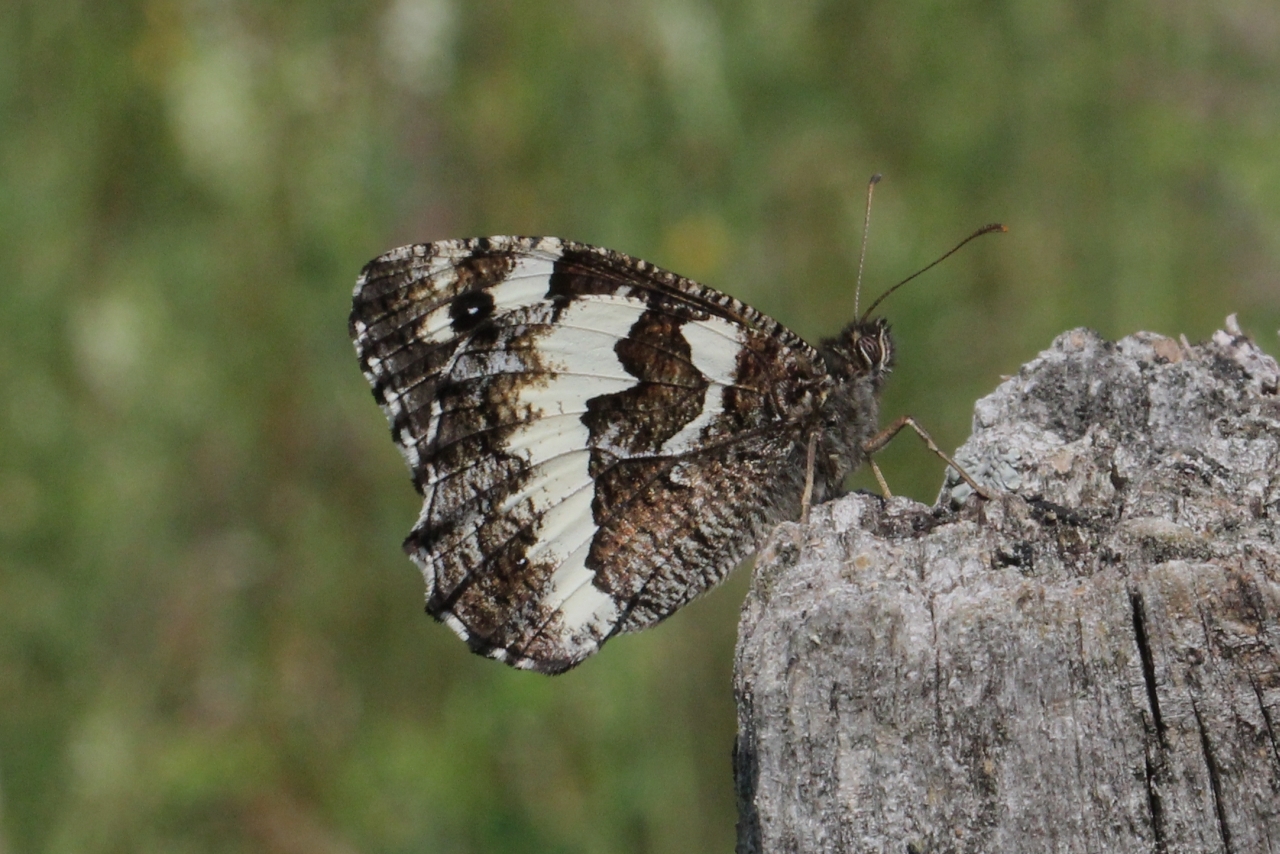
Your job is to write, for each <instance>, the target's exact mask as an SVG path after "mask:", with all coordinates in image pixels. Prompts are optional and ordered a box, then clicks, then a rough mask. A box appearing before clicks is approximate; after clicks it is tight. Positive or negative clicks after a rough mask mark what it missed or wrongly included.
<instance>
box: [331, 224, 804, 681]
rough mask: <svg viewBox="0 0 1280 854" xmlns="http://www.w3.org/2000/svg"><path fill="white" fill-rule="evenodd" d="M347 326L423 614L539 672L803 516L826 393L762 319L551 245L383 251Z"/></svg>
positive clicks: (799, 344) (606, 256)
mask: <svg viewBox="0 0 1280 854" xmlns="http://www.w3.org/2000/svg"><path fill="white" fill-rule="evenodd" d="M351 333H352V337H353V338H354V339H355V342H356V348H357V351H358V353H359V356H360V360H361V365H362V368H363V369H364V372H365V375H366V377H367V378H368V380H369V382H370V383H371V384H372V385H373V388H374V394H375V397H376V398H377V399H378V402H379V404H380V405H381V406H382V408H383V409H384V411H385V412H386V414H387V417H388V420H389V421H390V424H391V428H392V434H393V436H394V438H395V439H396V441H397V444H398V445H399V447H400V449H401V451H402V453H403V454H404V456H405V458H406V461H407V462H408V464H409V467H410V470H411V472H412V474H413V478H414V483H415V485H416V486H417V488H418V489H419V491H420V492H421V493H422V495H423V507H422V512H421V515H420V516H419V519H418V522H417V524H416V525H415V526H414V528H413V531H412V532H411V533H410V535H409V537H408V539H407V540H406V541H405V550H406V551H407V552H408V553H409V555H410V556H411V557H412V558H413V559H414V561H415V562H417V563H418V564H419V566H420V567H421V569H422V571H423V575H424V577H425V579H426V584H427V608H428V611H430V612H431V613H432V614H433V615H435V616H436V617H438V618H440V619H441V620H443V621H444V622H446V623H447V624H448V625H449V626H450V627H451V628H453V629H454V631H456V632H457V633H458V634H459V635H461V636H462V637H463V638H464V639H465V640H466V641H467V642H468V643H469V644H470V645H471V647H472V648H473V649H475V650H476V651H478V652H483V653H484V654H487V655H490V656H492V657H494V658H498V659H500V660H503V661H507V662H508V663H511V664H514V665H516V666H520V667H526V668H531V669H537V670H543V671H547V672H557V671H560V670H564V669H567V668H568V667H571V666H573V665H574V664H576V663H578V662H579V661H581V660H582V659H583V658H585V657H586V656H588V655H590V654H591V653H592V652H594V651H595V650H596V649H597V648H599V646H600V644H601V643H603V642H604V641H605V640H606V639H607V638H608V637H610V636H612V635H613V634H615V633H617V632H619V631H630V630H633V629H636V628H642V627H643V626H645V625H649V624H651V623H653V622H656V621H658V620H660V619H662V618H663V617H665V616H667V615H668V614H670V613H671V612H672V611H673V610H674V609H675V608H677V607H679V606H680V605H681V604H684V602H686V601H688V600H689V599H691V598H693V597H694V596H696V595H697V594H698V593H700V592H702V591H703V590H705V589H707V588H708V587H710V586H712V585H713V584H714V583H715V582H717V581H719V580H720V579H721V578H722V577H723V576H724V575H725V574H726V573H727V572H728V571H729V570H730V569H731V568H732V567H733V566H734V565H735V564H736V563H737V562H738V561H740V560H741V559H742V558H743V557H745V555H746V554H749V553H750V551H751V550H753V549H754V547H755V545H756V542H757V537H758V535H759V534H760V532H761V531H762V529H763V526H764V525H766V524H768V523H769V522H772V521H776V520H777V519H780V518H783V517H785V516H786V515H788V514H790V513H793V512H794V509H795V507H798V503H799V494H800V489H801V488H802V484H801V483H800V481H802V479H803V460H802V457H803V450H802V449H801V446H802V445H803V435H805V434H806V431H808V430H809V429H811V428H812V426H813V419H814V417H815V413H817V411H818V408H819V406H820V404H821V401H822V399H823V397H824V396H825V395H826V394H827V392H828V384H829V379H828V378H827V376H826V374H825V371H824V369H823V366H822V361H821V359H820V358H819V357H818V356H817V354H816V353H815V352H814V351H813V349H812V348H810V347H809V345H807V344H806V343H804V342H803V341H802V340H801V339H799V338H797V337H796V336H794V335H793V334H791V333H790V332H788V331H787V330H786V329H785V328H783V327H781V326H780V325H779V324H777V323H776V322H775V321H773V320H772V319H770V318H768V317H766V316H765V315H762V314H760V313H759V312H756V311H755V310H754V309H751V308H750V307H748V306H746V305H744V304H742V303H740V302H738V301H737V300H734V299H733V298H731V297H728V296H726V295H724V294H722V293H719V292H717V291H714V290H711V289H710V288H705V287H703V286H701V285H698V284H696V283H694V282H691V281H689V280H687V279H682V278H680V277H678V276H674V275H672V274H670V273H667V272H665V271H662V270H660V269H658V268H655V267H653V266H652V265H649V264H647V263H645V262H643V261H638V260H636V259H632V258H629V257H627V256H625V255H621V254H619V253H614V252H610V251H608V250H603V249H597V248H594V247H589V246H583V245H581V244H573V243H567V242H563V241H560V240H556V239H554V238H541V239H538V238H512V237H497V238H487V239H478V240H461V241H445V242H441V243H434V244H423V245H417V246H408V247H403V248H401V249H397V250H393V251H392V252H389V253H387V254H385V255H383V256H382V257H380V258H378V259H376V260H374V261H373V262H371V263H370V264H369V265H368V266H367V267H366V268H365V271H364V273H363V274H362V275H361V277H360V280H359V282H358V283H357V286H356V293H355V298H354V303H353V309H352V315H351ZM797 449H801V450H799V451H798V450H797ZM797 453H800V455H801V463H800V465H799V466H798V467H797V464H796V455H797ZM797 471H798V472H799V477H798V478H797V475H796V472H797ZM793 505H794V506H793Z"/></svg>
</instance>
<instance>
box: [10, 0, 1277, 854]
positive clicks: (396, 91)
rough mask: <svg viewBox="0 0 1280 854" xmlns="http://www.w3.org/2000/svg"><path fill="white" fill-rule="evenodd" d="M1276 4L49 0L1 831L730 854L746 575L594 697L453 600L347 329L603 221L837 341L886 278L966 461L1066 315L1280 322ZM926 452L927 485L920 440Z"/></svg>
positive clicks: (40, 56) (15, 284)
mask: <svg viewBox="0 0 1280 854" xmlns="http://www.w3.org/2000/svg"><path fill="white" fill-rule="evenodd" d="M1277 84H1280V7H1277V6H1276V4H1275V3H1274V2H1271V0H1236V2H1233V3H1223V4H1216V3H1168V2H1160V0H1108V2H1096V0H1087V1H1086V2H1080V1H1079V0H1072V2H1065V0H1050V2H1029V1H1028V0H987V2H977V3H965V4H957V3H945V2H936V0H871V2H847V0H654V2H642V0H570V1H569V2H561V3H552V2H546V0H520V2H517V0H506V2H502V0H388V2H377V3H371V2H365V0H314V2H310V1H309V0H294V2H274V3H248V2H233V0H120V2H110V3H103V2H91V0H82V2H72V0H40V2H34V0H11V2H10V3H9V4H8V5H7V6H6V8H5V9H4V11H3V14H0V158H2V165H0V276H2V281H3V284H2V285H0V389H2V390H3V394H2V395H0V852H134V851H143V852H146V851H157V852H158V851H183V852H204V851H208V852H215V851H216V852H240V851H244V852H248V851H271V852H321V853H322V854H323V852H352V851H362V852H409V851H431V852H472V851H474V852H501V851H511V852H543V851H546V852H551V851H584V852H646V851H654V852H686V851H687V852H695V851H696V852H704V851H728V850H729V849H730V848H731V847H732V844H733V822H734V806H733V789H732V781H731V776H730V764H729V756H730V749H731V745H732V740H733V706H732V697H731V693H730V676H731V666H732V661H731V659H732V647H733V633H734V621H735V615H736V609H737V603H738V601H739V600H740V597H741V594H742V591H743V588H744V585H745V581H746V578H745V574H744V573H739V575H738V577H736V578H735V579H734V580H733V581H731V582H730V583H729V585H728V586H727V588H726V589H724V590H721V591H719V592H717V593H716V594H714V595H712V596H710V597H708V598H707V599H706V600H704V601H701V602H699V603H696V604H695V605H693V606H691V607H690V608H689V609H688V610H687V611H686V612H684V613H682V614H681V615H679V616H677V617H676V618H674V619H673V620H671V621H670V622H668V623H667V624H665V625H664V626H662V627H660V628H659V629H657V630H655V631H652V632H649V633H645V634H642V635H639V636H636V637H632V638H627V639H621V640H618V641H615V642H614V643H612V644H610V645H609V647H608V648H607V649H606V650H605V651H604V652H603V653H602V654H601V655H600V656H599V657H598V658H597V659H595V660H593V661H590V662H588V663H587V664H586V665H584V666H583V667H581V668H579V669H578V670H576V671H574V672H572V673H570V674H567V675H565V676H562V677H557V678H555V679H548V678H545V677H541V676H537V675H531V674H527V673H516V672H512V671H510V670H508V669H507V668H505V667H503V666H501V665H498V664H495V663H493V662H489V661H485V660H483V659H480V658H478V657H475V656H472V655H470V654H469V653H467V652H466V651H465V649H464V648H463V645H462V644H461V643H459V642H458V641H457V640H456V639H455V638H454V637H453V636H452V635H451V634H450V633H449V632H448V631H447V630H445V629H444V628H443V627H441V626H438V625H435V624H433V623H432V622H431V621H430V620H428V619H427V618H426V617H425V616H423V614H422V613H421V611H422V608H421V597H422V588H421V582H420V579H418V577H417V575H416V572H415V570H414V569H413V567H412V565H411V564H410V563H409V562H408V560H406V559H405V557H404V556H403V555H402V554H401V553H400V550H399V542H400V540H401V538H402V537H403V535H404V533H405V532H406V531H407V530H408V528H409V526H410V525H411V523H412V520H413V519H414V518H415V517H416V507H415V496H414V494H413V492H412V489H411V488H410V486H409V483H408V479H407V477H406V474H405V472H404V471H403V468H402V464H401V461H400V459H399V456H398V455H397V453H396V451H395V449H394V448H393V446H392V444H391V442H390V441H388V439H387V435H386V432H387V431H386V426H385V422H384V421H383V418H382V415H381V414H380V413H379V412H378V410H377V408H376V407H375V406H374V404H373V402H372V400H371V399H370V396H369V393H368V390H367V388H366V387H365V383H364V380H363V379H362V378H361V377H360V375H359V372H358V371H357V369H356V365H355V360H354V357H353V354H352V352H351V347H350V345H349V342H348V341H347V335H346V312H347V307H348V300H349V295H350V290H351V286H352V284H353V282H354V280H355V276H356V274H357V272H358V271H359V269H360V267H361V265H362V264H363V263H364V262H365V261H366V260H367V259H369V258H370V257H372V256H374V255H376V254H378V253H380V252H382V251H384V250H386V249H388V248H390V247H392V246H396V245H399V244H401V243H407V242H415V241H423V240H435V239H440V238H444V237H458V236H470V235H478V234H486V233H533V234H557V235H561V236H565V237H570V238H573V239H576V240H582V241H587V242H592V243H598V244H603V245H607V246H611V247H614V248H616V249H620V250H622V251H625V252H629V253H631V254H634V255H638V256H641V257H645V258H647V259H649V260H652V261H654V262H656V263H659V264H662V265H664V266H666V267H669V268H671V269H674V270H677V271H679V272H682V273H685V274H687V275H690V276H693V277H695V278H699V279H701V280H703V281H705V282H707V283H708V284H711V285H714V286H717V287H720V288H722V289H724V290H727V291H729V292H731V293H733V294H735V295H736V296H739V297H741V298H743V299H745V300H747V301H748V302H751V303H752V304H754V305H756V306H758V307H759V308H761V309H762V310H764V311H767V312H769V313H771V314H773V315H774V316H776V317H778V318H779V319H780V320H782V321H783V322H784V323H787V324H788V325H789V326H791V327H792V328H794V329H796V330H797V331H798V332H800V333H801V334H804V335H806V336H809V337H815V336H819V335H821V334H825V333H831V332H833V331H835V330H836V329H837V328H838V327H839V326H840V325H842V323H843V322H844V321H845V320H847V319H849V317H850V316H851V314H852V290H851V284H852V280H853V276H854V270H855V269H856V263H857V261H856V259H857V249H858V240H857V234H858V231H859V229H860V219H861V208H862V203H863V193H864V185H865V181H866V178H867V176H868V175H869V174H870V173H871V172H872V171H882V172H884V173H885V175H886V178H887V181H886V182H885V183H884V184H882V185H881V187H880V189H879V191H878V194H877V203H876V210H875V213H874V217H873V224H872V229H871V243H870V254H869V260H868V272H867V281H868V291H869V292H870V294H871V295H874V293H875V292H877V291H878V290H880V289H881V288H883V287H884V286H886V285H888V284H890V283H892V282H893V281H895V280H896V279H897V278H899V277H901V276H903V275H905V274H906V273H909V272H911V271H912V270H913V269H915V268H916V267H918V266H920V265H922V264H923V263H925V262H927V261H929V260H931V259H932V258H933V257H934V256H935V255H936V254H938V253H939V252H941V251H942V250H943V249H945V248H947V247H948V246H949V245H950V244H951V243H952V242H954V241H955V240H956V239H958V238H959V237H961V236H963V235H964V234H965V233H967V232H968V231H970V230H972V229H973V228H976V227H977V226H979V225H982V224H984V223H986V222H988V221H990V220H995V219H999V220H1003V221H1004V222H1006V223H1008V224H1009V225H1010V226H1011V232H1010V234H1009V235H1007V236H1005V237H1001V238H987V239H986V240H985V241H983V242H980V243H979V244H977V245H975V246H973V247H972V248H970V249H967V250H966V251H965V253H963V254H962V255H960V256H958V257H956V258H955V259H953V260H951V261H949V262H948V263H947V264H946V265H945V266H944V267H942V268H941V269H939V270H935V271H933V272H931V273H930V274H929V276H928V277H927V278H926V279H924V280H922V281H920V282H919V283H913V285H912V286H911V287H909V288H906V289H904V290H903V291H902V292H900V293H899V294H896V295H895V296H894V298H893V299H892V300H891V301H890V302H889V303H888V304H887V305H886V306H885V311H886V313H887V314H888V316H889V317H890V318H891V319H892V320H893V321H894V324H895V329H896V331H897V338H898V343H899V352H900V362H899V368H898V371H897V372H896V373H895V374H894V376H893V378H892V381H891V384H890V388H889V390H888V392H887V398H886V401H885V412H886V414H887V415H896V414H899V413H903V412H910V413H912V414H915V415H916V416H917V417H919V418H920V419H922V420H923V421H924V423H926V424H927V425H929V426H930V427H931V428H933V430H934V431H935V434H936V435H937V436H938V438H939V439H940V441H941V442H942V444H943V445H944V446H947V447H954V446H955V445H956V444H958V443H959V442H960V441H961V440H962V439H963V437H964V435H965V433H966V432H967V425H968V417H969V416H968V413H969V412H970V410H971V408H972V404H973V401H974V399H975V398H976V397H978V396H980V395H981V394H983V393H985V392H986V391H988V390H990V389H991V388H992V387H993V386H994V385H995V384H996V383H997V382H998V381H999V376H1000V374H1002V373H1012V372H1014V371H1016V370H1017V368H1018V365H1019V364H1020V363H1021V362H1023V361H1025V360H1026V359H1028V358H1029V357H1030V356H1032V355H1033V354H1034V353H1035V352H1036V351H1037V350H1038V349H1040V348H1043V347H1045V346H1047V345H1048V343H1049V342H1050V340H1051V339H1052V338H1053V336H1054V335H1055V334H1057V333H1058V332H1060V331H1063V330H1065V329H1068V328H1071V327H1075V326H1079V325H1090V326H1093V327H1095V328H1098V329H1100V330H1101V331H1102V332H1103V333H1105V334H1107V335H1110V336H1120V335H1124V334H1127V333H1130V332H1133V331H1135V330H1138V329H1151V330H1155V331H1159V332H1164V333H1167V334H1173V335H1176V334H1178V333H1180V332H1185V333H1187V335H1188V336H1189V337H1191V338H1193V339H1195V338H1202V337H1205V336H1207V335H1208V334H1209V333H1210V332H1211V331H1212V330H1213V329H1215V328H1216V327H1217V326H1218V325H1220V324H1221V321H1222V318H1223V316H1224V315H1225V314H1226V313H1227V312H1229V311H1239V312H1240V313H1241V320H1242V323H1243V325H1244V326H1245V328H1246V329H1249V330H1252V331H1253V332H1254V333H1255V334H1257V335H1258V336H1259V337H1260V338H1261V339H1262V341H1263V343H1264V345H1266V346H1268V347H1270V346H1271V344H1272V343H1273V339H1272V338H1271V335H1272V330H1274V329H1275V327H1276V325H1277V323H1280V288H1278V287H1277V280H1278V279H1280V85H1277ZM882 465H883V467H884V469H885V471H886V472H887V474H888V477H889V478H890V482H891V483H894V484H896V485H897V487H898V488H899V489H901V490H902V491H904V492H906V493H907V494H910V495H914V496H916V497H919V498H922V499H925V500H928V499H929V498H930V497H931V494H932V493H933V491H934V490H935V489H936V487H937V484H938V482H939V480H940V475H941V470H940V466H939V465H938V463H937V462H936V460H934V459H933V458H931V457H930V456H929V455H928V454H926V453H924V452H923V451H921V450H920V449H919V447H918V445H917V444H916V443H914V441H913V440H911V439H902V440H899V442H897V443H895V445H894V446H893V447H892V448H891V449H890V451H889V452H887V453H886V455H885V457H884V459H883V461H882Z"/></svg>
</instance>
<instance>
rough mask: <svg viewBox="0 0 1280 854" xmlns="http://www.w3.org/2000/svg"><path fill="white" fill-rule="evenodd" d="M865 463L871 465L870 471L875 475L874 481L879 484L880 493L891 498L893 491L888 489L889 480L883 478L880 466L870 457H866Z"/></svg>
mask: <svg viewBox="0 0 1280 854" xmlns="http://www.w3.org/2000/svg"><path fill="white" fill-rule="evenodd" d="M867 464H868V465H870V466H871V473H872V474H874V475H875V476H876V483H878V484H880V494H881V495H883V496H884V497H885V498H892V497H893V493H892V492H891V491H890V490H889V481H887V480H885V479H884V474H883V473H882V472H881V471H880V466H878V465H876V461H875V460H873V459H870V458H868V459H867Z"/></svg>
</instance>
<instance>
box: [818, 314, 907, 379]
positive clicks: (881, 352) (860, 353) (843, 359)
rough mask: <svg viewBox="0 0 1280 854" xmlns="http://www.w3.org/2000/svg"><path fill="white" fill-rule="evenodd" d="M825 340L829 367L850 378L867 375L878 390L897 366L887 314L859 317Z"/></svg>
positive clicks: (825, 354) (824, 349)
mask: <svg viewBox="0 0 1280 854" xmlns="http://www.w3.org/2000/svg"><path fill="white" fill-rule="evenodd" d="M822 343H823V348H822V350H823V355H824V356H826V357H827V363H828V364H827V367H828V369H829V370H830V371H831V372H832V374H833V375H835V376H836V377H838V378H840V379H843V380H845V381H846V382H850V381H853V380H856V379H862V378H867V379H870V380H871V382H872V385H873V386H874V388H875V389H876V390H877V391H878V390H879V387H880V384H881V383H882V382H883V381H884V377H885V375H886V374H888V373H889V371H890V370H892V369H893V336H892V335H891V334H890V332H889V323H888V321H886V320H885V319H884V318H883V317H873V318H869V319H865V320H855V321H854V322H853V323H850V324H849V325H848V326H846V327H845V328H844V331H842V332H841V333H840V334H839V335H837V336H836V337H835V338H830V339H828V340H826V341H824V342H822Z"/></svg>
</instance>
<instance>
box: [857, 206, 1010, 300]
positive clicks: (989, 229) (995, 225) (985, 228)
mask: <svg viewBox="0 0 1280 854" xmlns="http://www.w3.org/2000/svg"><path fill="white" fill-rule="evenodd" d="M1008 230H1009V229H1008V228H1007V227H1005V226H1003V225H1001V224H1000V223H998V222H993V223H991V224H990V225H984V226H983V227H982V228H980V229H978V230H977V231H975V232H974V233H973V234H970V235H969V236H968V237H966V238H965V239H964V240H961V241H960V242H959V243H957V244H956V245H955V246H953V247H952V248H951V250H950V251H948V252H947V253H946V254H945V255H943V256H942V257H940V258H939V259H938V260H936V261H934V262H933V263H932V264H930V265H928V266H927V267H922V268H921V269H919V270H916V271H915V272H914V273H912V274H911V275H910V276H907V277H906V278H905V279H903V280H902V281H901V282H898V284H896V285H894V286H893V287H891V288H889V290H887V291H885V292H884V293H882V294H881V295H880V296H878V297H876V301H875V302H873V303H871V305H870V306H869V307H868V308H867V311H866V313H865V314H863V315H862V316H861V317H860V318H858V320H859V322H862V321H865V320H866V319H867V318H868V317H870V316H871V312H873V311H875V309H876V306H878V305H879V304H880V303H882V302H884V299H885V297H887V296H889V294H891V293H893V292H894V291H896V290H897V289H898V288H900V287H902V286H903V285H905V284H906V283H907V282H909V281H911V280H912V279H914V278H916V277H917V276H919V275H921V274H923V273H927V272H929V271H930V270H932V269H933V268H934V267H936V266H938V265H939V264H941V263H942V262H943V261H945V260H947V259H948V258H950V257H951V256H952V255H954V254H956V253H957V252H959V251H960V247H962V246H964V245H965V244H966V243H968V242H969V241H970V240H973V239H974V238H977V237H981V236H982V235H984V234H990V233H991V232H993V231H999V232H1002V233H1003V232H1006V231H1008Z"/></svg>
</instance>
